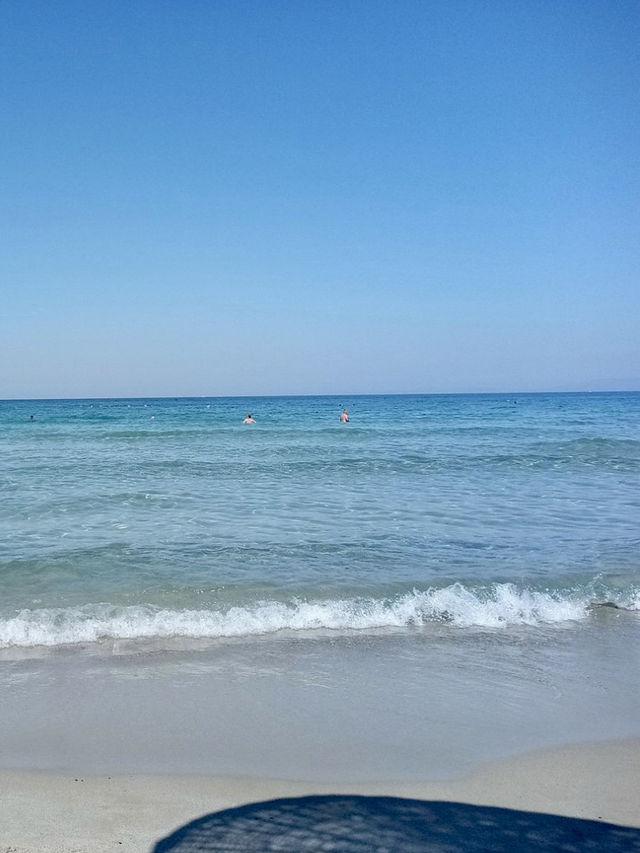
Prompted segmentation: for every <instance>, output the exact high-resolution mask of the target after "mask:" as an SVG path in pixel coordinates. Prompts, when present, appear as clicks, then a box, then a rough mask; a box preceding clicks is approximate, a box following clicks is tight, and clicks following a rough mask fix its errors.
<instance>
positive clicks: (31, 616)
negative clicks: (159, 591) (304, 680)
mask: <svg viewBox="0 0 640 853" xmlns="http://www.w3.org/2000/svg"><path fill="white" fill-rule="evenodd" d="M597 604H601V605H609V606H614V607H619V608H624V609H631V610H640V591H639V590H635V591H632V592H630V593H629V592H628V593H626V594H624V595H622V594H618V595H617V600H613V599H607V600H600V601H594V600H593V597H592V596H589V595H588V594H587V593H586V592H584V591H583V593H581V594H580V593H577V592H576V593H571V592H566V591H565V592H562V593H560V592H547V591H544V592H543V591H536V590H531V589H519V588H518V587H516V586H515V585H514V584H510V583H496V584H492V585H491V586H487V587H480V588H467V587H465V586H464V585H463V584H460V583H455V584H452V585H450V586H447V587H444V588H430V589H427V590H423V591H420V590H415V589H414V590H413V591H411V592H408V593H405V594H402V595H398V596H396V597H394V598H386V599H376V598H354V599H344V600H325V601H322V600H317V601H305V600H296V599H294V600H291V601H289V602H286V603H283V602H277V601H263V602H260V603H257V604H255V605H253V606H250V607H230V608H228V609H227V610H172V609H162V608H159V607H154V606H151V605H134V606H118V605H113V604H86V605H83V606H81V607H69V608H46V609H33V610H21V611H19V612H17V613H16V614H15V615H12V616H9V617H5V618H3V619H0V648H10V647H35V646H48V647H53V646H62V645H72V644H88V643H96V642H100V641H103V640H144V639H160V640H162V639H170V638H191V639H215V638H224V637H243V636H246V637H248V636H256V635H260V634H273V633H276V632H278V631H314V630H325V631H326V630H328V631H337V632H343V633H344V632H352V631H367V630H375V629H379V628H409V627H419V626H422V625H426V624H428V623H434V622H440V623H447V624H450V625H452V626H455V627H459V628H469V627H474V626H475V627H484V628H507V627H509V626H515V625H531V626H535V625H544V624H553V623H562V622H567V621H578V620H583V619H585V618H586V617H587V616H588V614H589V612H590V609H591V607H593V606H594V605H597Z"/></svg>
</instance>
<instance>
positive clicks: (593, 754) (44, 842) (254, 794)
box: [0, 740, 640, 853]
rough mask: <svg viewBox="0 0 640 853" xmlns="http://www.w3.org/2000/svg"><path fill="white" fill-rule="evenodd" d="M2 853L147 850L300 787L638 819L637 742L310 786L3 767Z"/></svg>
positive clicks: (300, 791) (301, 791)
mask: <svg viewBox="0 0 640 853" xmlns="http://www.w3.org/2000/svg"><path fill="white" fill-rule="evenodd" d="M0 784H1V785H2V791H3V809H2V810H3V821H2V823H3V828H2V840H1V842H0V850H1V851H2V853H5V851H11V853H36V851H41V853H106V851H113V850H119V851H123V853H125V851H126V853H146V851H149V850H151V849H152V847H153V845H154V844H155V842H157V841H158V840H160V839H161V838H163V837H164V836H166V835H168V834H169V833H171V832H172V831H174V830H175V829H177V828H178V827H180V826H181V825H183V824H185V823H187V822H188V821H190V820H193V819H194V818H196V817H200V816H202V815H204V814H207V813H210V812H214V811H219V810H221V809H225V808H230V807H233V806H238V805H241V804H245V803H250V802H258V801H261V800H269V799H274V798H279V797H291V796H303V795H307V794H326V793H342V794H349V793H359V794H369V795H378V796H380V795H386V796H400V797H411V798H418V799H427V800H448V801H455V802H462V803H472V804H477V805H493V806H502V807H506V808H513V809H519V810H523V811H532V812H541V813H548V814H556V815H564V816H571V817H580V818H587V819H592V820H601V821H606V822H609V823H615V824H620V825H626V826H636V827H638V826H640V740H633V741H614V742H605V743H590V744H579V745H572V746H567V747H563V748H559V749H553V750H545V751H538V752H534V753H528V754H525V755H523V756H520V757H517V758H510V759H505V760H500V761H494V762H490V763H487V764H485V765H484V766H483V767H482V768H481V769H480V770H478V771H477V772H475V773H473V774H472V775H469V776H467V777H463V778H460V779H453V780H449V781H446V782H424V783H420V782H411V783H399V782H393V783H384V782H377V783H373V782H372V783H366V784H358V785H354V784H339V783H334V784H330V785H329V784H318V783H311V782H308V783H305V782H287V781H282V780H281V781H278V780H269V779H241V778H224V777H217V778H216V777H207V776H189V775H151V776H150V775H127V776H77V775H69V774H57V773H56V774H54V773H45V772H20V771H3V772H2V773H0Z"/></svg>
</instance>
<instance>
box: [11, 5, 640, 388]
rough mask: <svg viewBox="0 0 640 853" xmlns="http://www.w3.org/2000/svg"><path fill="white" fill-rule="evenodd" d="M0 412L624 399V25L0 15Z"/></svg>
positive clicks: (141, 8) (634, 293) (636, 180)
mask: <svg viewBox="0 0 640 853" xmlns="http://www.w3.org/2000/svg"><path fill="white" fill-rule="evenodd" d="M0 86H1V87H2V108H1V114H0V115H1V119H0V127H1V128H2V129H1V132H0V163H1V187H0V276H1V281H0V289H1V294H0V295H1V299H0V397H4V398H8V397H67V396H72V397H74V396H78V397H84V396H154V395H170V396H174V395H175V396H178V395H200V394H203V395H219V394H221V395H227V394H280V393H282V394H287V393H291V394H305V393H309V394H313V393H339V394H344V393H357V392H362V393H366V392H431V391H518V390H521V391H531V390H583V389H629V390H631V389H640V227H639V226H640V210H639V208H640V169H639V165H640V162H639V161H640V117H639V103H640V3H638V2H637V0H575V2H568V0H564V1H563V0H418V1H417V2H412V0H384V2H380V0H339V2H338V0H171V1H169V0H102V2H99V0H89V1H88V0H76V2H69V0H56V2H51V0H28V2H25V0H0Z"/></svg>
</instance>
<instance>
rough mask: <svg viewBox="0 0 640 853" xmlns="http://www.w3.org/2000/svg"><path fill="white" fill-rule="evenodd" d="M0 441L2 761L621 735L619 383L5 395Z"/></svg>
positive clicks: (447, 765) (327, 773) (639, 530)
mask: <svg viewBox="0 0 640 853" xmlns="http://www.w3.org/2000/svg"><path fill="white" fill-rule="evenodd" d="M345 408H346V409H347V410H348V412H349V422H348V423H341V422H340V419H339V416H340V413H341V412H342V410H343V409H345ZM248 413H251V414H252V415H253V418H254V419H255V423H254V424H244V423H243V420H244V418H245V417H246V415H247V414H248ZM0 442H1V450H2V465H1V466H0V593H1V595H0V703H1V704H0V766H2V767H11V768H15V767H18V768H30V769H68V770H74V769H75V770H79V769H84V770H85V771H86V772H89V771H90V770H91V771H93V772H116V771H118V770H124V771H127V772H137V771H140V772H142V771H144V772H150V771H152V772H164V771H167V772H169V771H170V772H178V771H179V772H199V773H222V774H225V773H226V774H235V775H252V774H254V775H271V776H277V777H288V778H290V777H295V778H305V779H310V778H311V779H312V778H317V779H323V780H328V779H334V778H340V779H352V778H353V779H355V780H357V779H360V778H367V779H377V778H386V777H389V778H396V779H419V778H423V777H424V778H427V777H428V778H432V777H433V778H435V777H442V776H447V775H456V773H458V774H459V773H462V772H464V771H467V770H469V769H473V767H475V766H477V765H478V763H480V762H482V761H483V760H486V759H488V758H495V757H500V756H504V755H511V754H514V753H516V752H518V751H523V750H527V749H535V748H538V747H546V746H553V745H555V744H561V743H567V742H575V741H583V740H603V739H617V738H624V737H636V736H639V735H640V713H639V712H640V704H639V702H640V666H639V664H640V644H639V640H640V393H553V394H552V393H549V394H542V393H540V394H515V393H514V394H464V395H455V394H440V395H372V396H358V395H353V396H350V395H344V396H316V397H313V396H304V397H303V396H300V397H253V398H249V397H211V398H209V397H198V398H158V399H75V400H28V401H27V400H7V401H2V402H0ZM3 721H4V722H3Z"/></svg>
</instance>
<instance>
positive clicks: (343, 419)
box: [340, 409, 349, 424]
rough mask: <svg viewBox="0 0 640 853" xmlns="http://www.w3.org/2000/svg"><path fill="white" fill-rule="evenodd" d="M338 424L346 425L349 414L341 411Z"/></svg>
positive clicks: (344, 410)
mask: <svg viewBox="0 0 640 853" xmlns="http://www.w3.org/2000/svg"><path fill="white" fill-rule="evenodd" d="M340 423H341V424H348V423H349V412H348V411H347V410H346V409H343V410H342V413H341V414H340Z"/></svg>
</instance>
